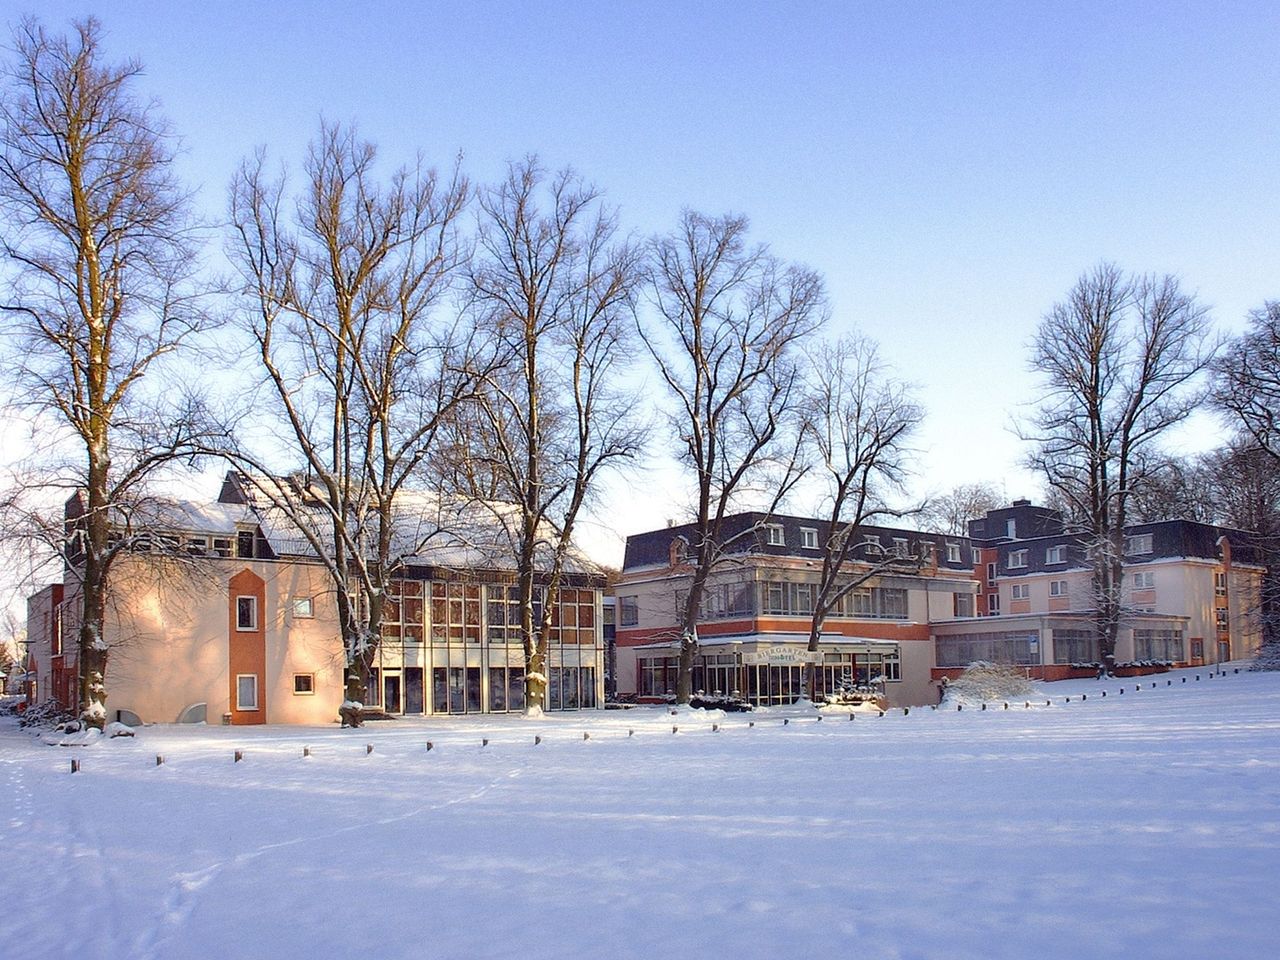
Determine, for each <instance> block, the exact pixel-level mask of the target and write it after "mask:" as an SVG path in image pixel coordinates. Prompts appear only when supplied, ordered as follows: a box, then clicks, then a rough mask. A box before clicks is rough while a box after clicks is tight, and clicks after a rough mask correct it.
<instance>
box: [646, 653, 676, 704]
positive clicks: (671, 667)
mask: <svg viewBox="0 0 1280 960" xmlns="http://www.w3.org/2000/svg"><path fill="white" fill-rule="evenodd" d="M676 668H677V664H676V659H675V658H674V657H641V658H640V659H639V661H638V662H637V664H636V693H637V694H639V695H640V696H642V697H665V696H669V695H673V694H674V693H675V692H676Z"/></svg>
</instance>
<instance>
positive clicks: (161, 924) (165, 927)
mask: <svg viewBox="0 0 1280 960" xmlns="http://www.w3.org/2000/svg"><path fill="white" fill-rule="evenodd" d="M531 762H532V761H531V760H526V761H524V762H522V763H521V764H520V765H519V766H517V767H514V768H513V769H511V770H508V771H506V772H505V773H502V774H500V775H498V776H496V777H494V778H493V779H492V780H490V781H488V782H487V783H484V784H483V785H481V786H480V787H477V788H476V789H475V790H472V791H471V792H469V793H466V794H464V795H462V796H460V797H454V798H453V799H452V800H446V801H444V802H442V803H429V804H423V805H422V806H419V807H415V808H414V809H412V810H409V811H406V812H405V813H399V814H396V815H394V816H390V817H380V818H376V819H372V820H362V821H361V822H359V823H351V824H347V825H346V826H344V827H340V828H338V829H337V830H330V831H328V832H325V833H319V834H311V835H308V836H302V837H294V838H293V839H290V840H281V841H277V842H275V843H265V844H263V845H261V846H259V847H256V848H255V849H253V850H249V851H246V852H244V853H239V854H236V855H235V856H234V857H229V858H227V859H225V860H220V861H217V862H215V863H212V864H210V865H209V866H207V867H203V868H201V869H199V870H193V871H189V872H187V873H179V874H175V875H174V876H173V878H172V879H171V887H170V889H169V892H168V893H167V894H166V895H165V898H164V902H163V907H162V911H161V914H160V917H159V919H158V920H157V921H156V922H155V923H154V924H152V925H151V926H150V927H148V928H147V929H145V930H143V931H142V932H141V933H140V934H138V936H137V937H136V938H135V939H134V942H133V945H132V947H131V948H130V949H129V950H128V951H127V952H123V953H120V954H119V956H129V957H132V958H136V960H158V958H162V957H164V956H166V954H165V953H163V952H158V951H160V948H161V947H163V946H164V945H165V944H166V943H167V942H168V941H169V939H170V938H171V937H172V936H173V935H174V934H177V933H180V932H181V930H182V928H183V926H184V925H185V923H186V921H187V919H188V918H189V917H190V916H191V913H192V911H194V910H195V908H196V906H198V904H199V902H200V895H201V893H202V892H203V891H204V890H205V889H206V888H208V887H209V885H210V884H212V883H213V882H214V881H215V880H216V879H217V878H218V877H219V876H220V875H221V874H222V873H223V872H224V871H225V870H227V869H234V868H236V867H240V866H243V865H244V864H246V863H251V862H253V861H254V860H257V859H259V858H260V857H264V856H266V855H267V854H269V853H273V852H275V851H277V850H285V849H288V848H289V847H296V846H299V845H300V844H314V843H317V842H324V841H327V840H332V839H333V838H335V837H340V836H343V835H344V834H348V833H352V832H354V831H357V830H365V829H368V828H369V827H374V826H379V827H380V826H389V825H390V824H393V823H402V822H404V821H406V820H412V819H413V818H414V817H418V816H421V815H423V814H430V813H434V812H436V811H438V810H445V809H448V808H449V807H454V806H457V805H459V804H463V803H470V802H472V801H474V800H478V799H480V798H481V797H483V796H484V795H485V794H487V793H489V792H490V791H492V790H493V789H494V788H496V787H498V786H500V785H502V784H504V783H506V782H508V781H510V780H514V779H516V778H517V777H519V776H520V775H521V774H523V773H524V771H525V770H526V769H527V768H528V767H529V764H530V763H531Z"/></svg>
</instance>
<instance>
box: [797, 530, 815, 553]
mask: <svg viewBox="0 0 1280 960" xmlns="http://www.w3.org/2000/svg"><path fill="white" fill-rule="evenodd" d="M800 546H802V547H804V548H805V549H806V550H817V549H818V531H817V530H815V529H814V528H813V527H801V528H800Z"/></svg>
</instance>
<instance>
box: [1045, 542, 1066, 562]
mask: <svg viewBox="0 0 1280 960" xmlns="http://www.w3.org/2000/svg"><path fill="white" fill-rule="evenodd" d="M1044 562H1045V563H1066V562H1067V548H1066V547H1064V546H1063V545H1062V544H1058V545H1057V546H1056V547H1050V548H1049V549H1047V550H1046V551H1045V552H1044Z"/></svg>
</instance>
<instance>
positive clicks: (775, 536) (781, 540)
mask: <svg viewBox="0 0 1280 960" xmlns="http://www.w3.org/2000/svg"><path fill="white" fill-rule="evenodd" d="M764 529H765V538H766V542H767V543H768V544H769V546H771V547H785V546H786V545H787V535H786V532H785V531H784V530H783V529H782V524H780V523H766V524H765V525H764Z"/></svg>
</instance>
